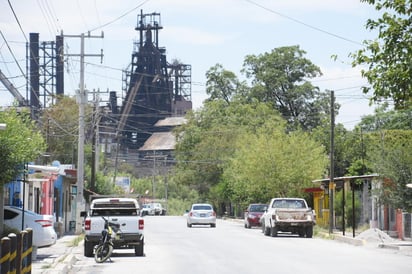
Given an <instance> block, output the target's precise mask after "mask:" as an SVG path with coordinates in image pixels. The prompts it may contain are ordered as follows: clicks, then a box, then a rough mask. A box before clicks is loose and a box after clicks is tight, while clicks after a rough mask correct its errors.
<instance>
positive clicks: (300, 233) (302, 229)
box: [298, 227, 306, 238]
mask: <svg viewBox="0 0 412 274" xmlns="http://www.w3.org/2000/svg"><path fill="white" fill-rule="evenodd" d="M298 234H299V237H301V238H302V237H305V234H306V228H304V227H302V228H300V229H299V231H298Z"/></svg>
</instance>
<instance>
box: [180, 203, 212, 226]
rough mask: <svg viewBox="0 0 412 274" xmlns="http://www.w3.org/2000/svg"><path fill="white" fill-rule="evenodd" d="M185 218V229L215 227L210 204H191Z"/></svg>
mask: <svg viewBox="0 0 412 274" xmlns="http://www.w3.org/2000/svg"><path fill="white" fill-rule="evenodd" d="M186 218H187V227H192V225H210V227H216V212H215V211H214V210H213V207H212V205H210V204H193V205H192V207H191V209H190V211H189V213H188V214H187V217H186Z"/></svg>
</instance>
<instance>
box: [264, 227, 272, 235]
mask: <svg viewBox="0 0 412 274" xmlns="http://www.w3.org/2000/svg"><path fill="white" fill-rule="evenodd" d="M263 234H265V236H269V234H270V227H267V226H265V225H263Z"/></svg>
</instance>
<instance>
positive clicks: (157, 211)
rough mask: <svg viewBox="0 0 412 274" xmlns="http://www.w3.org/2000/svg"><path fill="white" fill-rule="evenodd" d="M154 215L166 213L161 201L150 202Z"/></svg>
mask: <svg viewBox="0 0 412 274" xmlns="http://www.w3.org/2000/svg"><path fill="white" fill-rule="evenodd" d="M152 205H153V208H154V211H155V215H166V210H165V209H163V207H162V204H161V203H152Z"/></svg>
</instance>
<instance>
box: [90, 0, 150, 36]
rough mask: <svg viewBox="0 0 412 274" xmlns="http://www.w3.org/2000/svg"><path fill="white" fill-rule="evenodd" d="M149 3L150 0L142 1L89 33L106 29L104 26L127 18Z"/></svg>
mask: <svg viewBox="0 0 412 274" xmlns="http://www.w3.org/2000/svg"><path fill="white" fill-rule="evenodd" d="M149 1H150V0H144V1H142V2H141V3H140V4H138V5H137V6H136V7H134V8H132V9H131V10H129V11H127V12H125V13H123V14H122V15H120V16H119V17H116V18H115V19H113V20H111V21H109V22H107V23H105V24H103V25H100V26H97V27H95V28H93V29H91V30H90V31H95V30H98V29H102V28H104V27H106V26H108V25H111V24H113V23H114V22H116V21H118V20H120V19H122V18H123V17H125V16H127V15H128V14H130V13H132V12H134V11H135V10H137V9H138V8H140V7H141V6H143V5H144V4H146V3H147V2H149Z"/></svg>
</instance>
